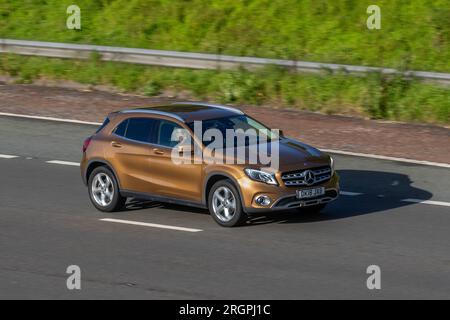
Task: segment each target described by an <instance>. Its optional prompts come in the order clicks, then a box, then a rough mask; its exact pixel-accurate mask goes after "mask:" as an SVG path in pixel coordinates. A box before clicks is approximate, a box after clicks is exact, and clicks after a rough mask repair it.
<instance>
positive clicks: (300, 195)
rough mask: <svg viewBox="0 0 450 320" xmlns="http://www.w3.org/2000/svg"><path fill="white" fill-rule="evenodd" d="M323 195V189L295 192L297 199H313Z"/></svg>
mask: <svg viewBox="0 0 450 320" xmlns="http://www.w3.org/2000/svg"><path fill="white" fill-rule="evenodd" d="M324 194H325V188H324V187H321V188H314V189H306V190H297V198H298V199H306V198H314V197H318V196H322V195H324Z"/></svg>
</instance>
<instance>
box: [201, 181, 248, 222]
mask: <svg viewBox="0 0 450 320" xmlns="http://www.w3.org/2000/svg"><path fill="white" fill-rule="evenodd" d="M208 208H209V212H210V214H211V216H212V217H213V219H214V220H215V221H216V222H217V223H218V224H219V225H221V226H223V227H235V226H238V225H241V224H243V223H244V222H245V221H246V220H247V215H246V214H245V212H244V210H243V209H242V203H241V198H240V196H239V192H238V191H237V189H236V187H235V186H234V184H233V183H232V182H231V180H221V181H218V182H216V183H215V184H214V185H213V186H212V188H211V190H210V192H209V195H208Z"/></svg>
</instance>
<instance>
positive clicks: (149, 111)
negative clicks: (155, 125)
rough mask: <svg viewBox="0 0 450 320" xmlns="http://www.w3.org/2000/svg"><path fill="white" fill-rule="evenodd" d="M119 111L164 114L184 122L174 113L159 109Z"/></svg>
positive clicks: (124, 111)
mask: <svg viewBox="0 0 450 320" xmlns="http://www.w3.org/2000/svg"><path fill="white" fill-rule="evenodd" d="M121 113H147V114H156V115H160V116H166V117H170V118H174V119H177V120H178V121H181V122H184V119H183V118H182V117H180V116H178V115H176V114H173V113H170V112H165V111H160V110H149V109H129V110H123V111H121Z"/></svg>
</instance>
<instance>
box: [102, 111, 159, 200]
mask: <svg viewBox="0 0 450 320" xmlns="http://www.w3.org/2000/svg"><path fill="white" fill-rule="evenodd" d="M155 125H156V120H155V119H153V118H150V117H147V118H146V117H135V118H128V119H126V120H124V121H123V122H121V123H120V124H119V125H118V126H117V127H116V128H115V130H114V131H113V134H112V138H113V139H112V140H111V146H110V150H111V152H108V154H109V155H110V157H111V159H109V162H110V163H112V165H113V167H114V169H115V171H116V174H117V175H118V178H119V181H120V184H121V185H120V187H121V189H122V191H130V192H138V193H150V194H151V193H154V192H155V190H156V186H155V185H154V179H153V175H152V172H153V170H152V163H151V156H150V155H151V152H152V149H153V148H152V143H154V142H155V141H154V140H153V138H154V136H155V135H154V130H155V129H156V127H155Z"/></svg>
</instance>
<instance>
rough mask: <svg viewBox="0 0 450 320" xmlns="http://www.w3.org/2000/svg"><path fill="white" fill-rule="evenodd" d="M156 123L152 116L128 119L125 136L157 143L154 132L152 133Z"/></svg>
mask: <svg viewBox="0 0 450 320" xmlns="http://www.w3.org/2000/svg"><path fill="white" fill-rule="evenodd" d="M154 125H155V120H154V119H151V118H131V119H128V126H127V128H126V131H125V137H126V138H128V139H131V140H136V141H140V142H147V143H155V139H154V134H152V133H153V129H154ZM118 129H119V128H118Z"/></svg>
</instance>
